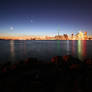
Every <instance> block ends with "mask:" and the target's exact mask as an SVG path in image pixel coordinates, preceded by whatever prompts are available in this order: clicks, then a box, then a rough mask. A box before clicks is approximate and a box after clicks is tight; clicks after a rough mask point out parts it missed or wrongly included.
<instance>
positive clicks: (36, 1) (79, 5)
mask: <svg viewBox="0 0 92 92" xmlns="http://www.w3.org/2000/svg"><path fill="white" fill-rule="evenodd" d="M58 30H59V31H60V34H64V33H68V34H71V33H72V32H73V33H75V34H76V33H77V32H79V31H80V30H82V31H83V32H84V31H87V32H88V34H92V0H0V34H2V35H16V34H17V35H18V34H19V35H20V34H24V35H56V34H57V32H58Z"/></svg>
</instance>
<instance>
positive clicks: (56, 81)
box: [0, 55, 92, 92]
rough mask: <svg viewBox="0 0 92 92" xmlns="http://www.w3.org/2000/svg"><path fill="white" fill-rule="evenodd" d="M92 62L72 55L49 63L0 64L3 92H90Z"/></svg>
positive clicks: (59, 57) (27, 60) (91, 91)
mask: <svg viewBox="0 0 92 92" xmlns="http://www.w3.org/2000/svg"><path fill="white" fill-rule="evenodd" d="M91 83H92V59H85V60H84V61H83V62H82V61H80V60H79V59H77V58H74V57H72V56H71V55H66V56H55V57H52V58H51V61H49V62H47V63H46V62H42V61H38V60H37V59H36V58H28V59H26V60H24V61H20V62H16V63H14V64H11V62H8V63H6V64H3V65H2V64H0V90H2V91H3V92H6V91H7V92H50V91H52V92H84V91H85V92H92V87H91Z"/></svg>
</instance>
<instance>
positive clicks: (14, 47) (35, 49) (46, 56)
mask: <svg viewBox="0 0 92 92" xmlns="http://www.w3.org/2000/svg"><path fill="white" fill-rule="evenodd" d="M91 53H92V41H80V40H79V41H58V40H57V41H53V40H52V41H22V40H19V41H13V40H10V41H9V40H0V63H5V62H7V61H11V62H16V61H20V60H24V59H26V58H28V57H36V58H38V60H43V61H49V60H50V59H51V58H52V57H53V56H62V55H69V54H70V55H72V56H74V57H77V58H79V59H80V60H83V59H85V58H86V57H92V54H91Z"/></svg>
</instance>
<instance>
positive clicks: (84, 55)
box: [82, 40, 87, 57]
mask: <svg viewBox="0 0 92 92" xmlns="http://www.w3.org/2000/svg"><path fill="white" fill-rule="evenodd" d="M82 45H83V46H82V49H83V57H86V55H87V49H86V48H87V47H86V45H87V41H86V40H83V41H82Z"/></svg>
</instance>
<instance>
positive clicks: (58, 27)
mask: <svg viewBox="0 0 92 92" xmlns="http://www.w3.org/2000/svg"><path fill="white" fill-rule="evenodd" d="M59 32H60V26H58V37H59Z"/></svg>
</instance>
